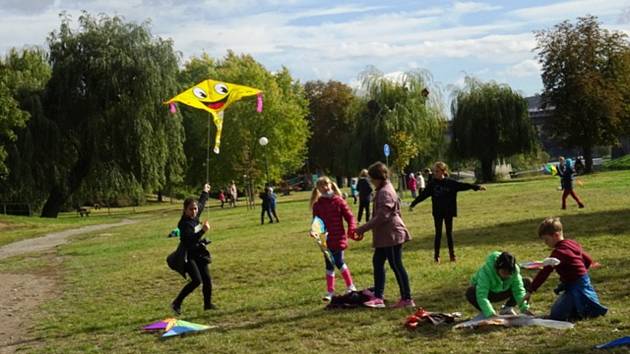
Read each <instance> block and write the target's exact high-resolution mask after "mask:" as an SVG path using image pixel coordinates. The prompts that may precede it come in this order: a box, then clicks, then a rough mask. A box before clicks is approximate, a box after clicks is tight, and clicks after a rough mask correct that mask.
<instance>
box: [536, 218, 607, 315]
mask: <svg viewBox="0 0 630 354" xmlns="http://www.w3.org/2000/svg"><path fill="white" fill-rule="evenodd" d="M538 236H539V237H540V238H541V239H542V240H543V241H544V242H545V244H546V245H547V246H549V247H551V248H553V251H551V257H554V258H557V259H558V260H560V264H558V265H557V266H555V270H556V272H558V275H559V276H560V285H559V286H558V288H556V289H555V290H554V292H555V293H556V294H559V293H560V292H563V293H562V295H560V296H559V297H558V299H557V300H556V302H555V303H554V304H553V306H552V307H551V314H550V318H551V319H554V320H558V321H573V320H577V319H583V318H588V317H598V316H602V315H605V314H606V312H608V309H607V308H606V307H604V306H602V305H601V304H600V302H599V298H598V296H597V293H596V292H595V289H594V288H593V286H592V285H591V278H590V277H589V275H588V269H589V268H590V266H591V264H592V263H593V260H592V259H591V256H589V254H588V253H586V252H584V251H583V250H582V246H581V245H580V244H579V243H577V242H576V241H573V240H568V239H565V238H564V234H563V231H562V223H561V222H560V218H554V217H549V218H546V219H545V220H543V221H542V222H541V223H540V225H539V226H538ZM553 270H554V267H552V266H547V267H545V268H543V269H542V270H540V271H539V272H538V274H537V275H536V277H535V278H534V281H533V282H532V285H531V287H530V288H529V292H528V293H527V294H526V295H525V298H526V299H529V298H530V297H531V294H532V293H534V292H535V291H536V290H538V288H539V287H540V286H541V285H542V284H543V283H544V282H545V280H547V277H549V274H551V272H553Z"/></svg>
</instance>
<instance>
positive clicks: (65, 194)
mask: <svg viewBox="0 0 630 354" xmlns="http://www.w3.org/2000/svg"><path fill="white" fill-rule="evenodd" d="M84 156H85V157H86V158H82V159H79V160H78V161H77V163H76V164H75V165H74V167H73V168H72V170H70V172H69V175H68V178H67V179H66V180H65V181H67V182H66V183H67V189H66V188H64V187H63V186H59V185H58V184H55V185H53V187H52V189H51V190H50V195H49V196H48V200H46V204H44V207H43V208H42V214H41V217H42V218H56V217H57V216H58V215H59V212H60V211H61V207H62V206H63V204H64V203H65V202H66V200H68V198H69V197H70V196H71V195H72V194H73V193H74V192H75V191H76V190H77V189H78V188H79V186H80V185H81V181H83V179H84V178H85V176H87V174H88V171H89V166H90V161H91V159H90V154H89V153H88V154H86V155H84ZM79 206H80V205H79Z"/></svg>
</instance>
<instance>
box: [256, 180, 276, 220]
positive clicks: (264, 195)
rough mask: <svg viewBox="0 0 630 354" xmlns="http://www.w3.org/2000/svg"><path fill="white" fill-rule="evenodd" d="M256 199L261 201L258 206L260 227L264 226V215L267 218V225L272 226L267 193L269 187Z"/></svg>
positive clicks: (269, 194) (269, 196)
mask: <svg viewBox="0 0 630 354" xmlns="http://www.w3.org/2000/svg"><path fill="white" fill-rule="evenodd" d="M258 197H259V198H260V199H261V201H262V204H261V205H260V225H263V224H265V213H266V214H267V216H269V223H270V224H273V218H272V217H271V193H269V187H266V188H265V189H263V190H262V191H261V192H260V193H259V194H258Z"/></svg>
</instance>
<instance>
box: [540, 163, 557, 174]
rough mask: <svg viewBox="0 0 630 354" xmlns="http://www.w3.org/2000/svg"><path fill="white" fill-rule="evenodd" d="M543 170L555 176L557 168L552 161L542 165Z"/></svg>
mask: <svg viewBox="0 0 630 354" xmlns="http://www.w3.org/2000/svg"><path fill="white" fill-rule="evenodd" d="M543 170H544V171H545V173H546V174H548V175H552V176H555V175H557V174H558V169H557V168H556V165H554V164H552V163H548V164H546V165H545V166H543Z"/></svg>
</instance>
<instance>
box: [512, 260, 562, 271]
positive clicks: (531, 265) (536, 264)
mask: <svg viewBox="0 0 630 354" xmlns="http://www.w3.org/2000/svg"><path fill="white" fill-rule="evenodd" d="M558 264H560V260H559V259H558V258H554V257H548V258H545V259H544V260H542V261H530V262H523V263H520V264H519V267H521V268H523V269H543V268H544V267H546V266H552V267H555V266H557V265H558Z"/></svg>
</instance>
